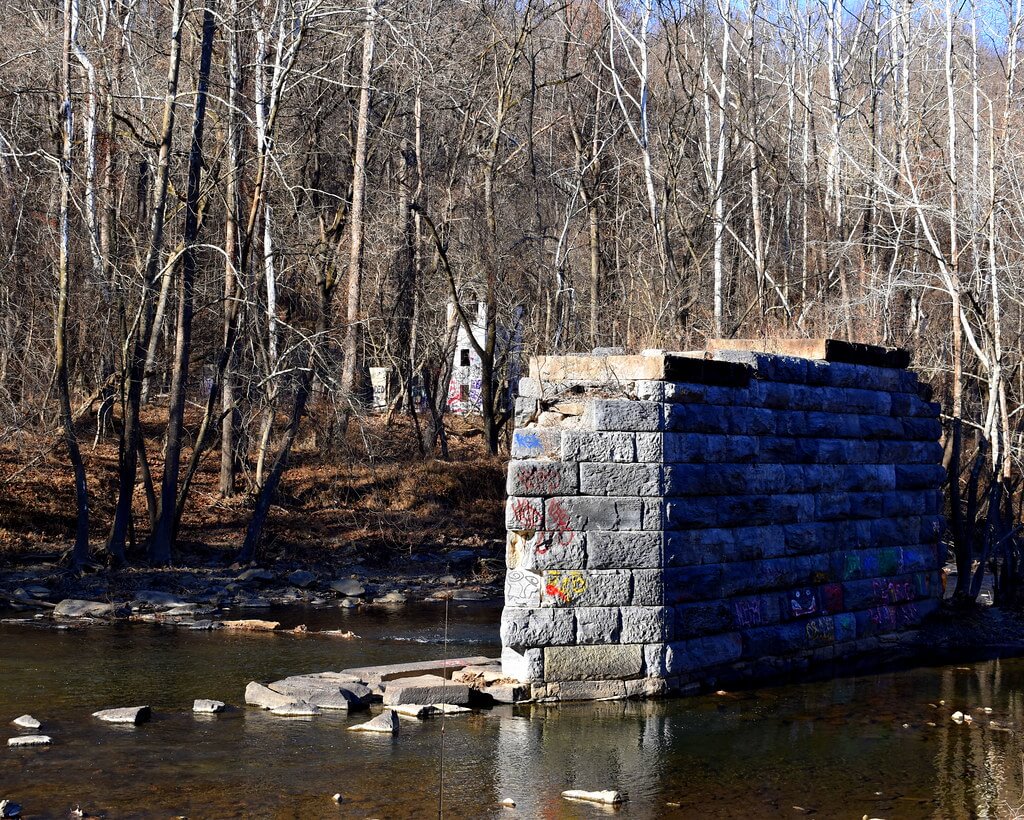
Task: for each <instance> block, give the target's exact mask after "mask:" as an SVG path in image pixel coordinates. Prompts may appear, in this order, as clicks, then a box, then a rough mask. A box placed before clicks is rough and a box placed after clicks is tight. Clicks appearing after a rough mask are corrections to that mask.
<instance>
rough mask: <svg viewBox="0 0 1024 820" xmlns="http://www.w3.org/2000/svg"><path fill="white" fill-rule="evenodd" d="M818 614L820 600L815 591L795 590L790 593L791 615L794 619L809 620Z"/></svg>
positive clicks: (807, 589) (806, 589)
mask: <svg viewBox="0 0 1024 820" xmlns="http://www.w3.org/2000/svg"><path fill="white" fill-rule="evenodd" d="M817 612H818V599H817V597H816V596H815V594H814V590H813V589H811V588H810V587H807V588H804V589H794V590H793V591H792V592H790V593H789V614H790V615H792V616H793V617H794V618H807V617H809V616H811V615H814V614H816V613H817Z"/></svg>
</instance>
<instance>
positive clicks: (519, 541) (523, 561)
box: [505, 532, 587, 572]
mask: <svg viewBox="0 0 1024 820" xmlns="http://www.w3.org/2000/svg"><path fill="white" fill-rule="evenodd" d="M586 544H587V534H586V533H582V532H535V533H532V534H530V533H526V534H521V533H518V532H510V533H509V534H508V537H507V539H506V551H505V558H506V561H505V564H506V566H507V567H508V568H509V569H524V570H530V571H532V572H542V571H543V570H546V569H584V568H585V567H586V566H587V547H586Z"/></svg>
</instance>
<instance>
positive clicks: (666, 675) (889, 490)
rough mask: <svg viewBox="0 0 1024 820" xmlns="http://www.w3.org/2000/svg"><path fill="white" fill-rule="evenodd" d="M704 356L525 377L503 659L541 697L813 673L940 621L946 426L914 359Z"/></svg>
mask: <svg viewBox="0 0 1024 820" xmlns="http://www.w3.org/2000/svg"><path fill="white" fill-rule="evenodd" d="M709 351H710V352H709V353H708V354H706V355H705V354H698V355H682V354H664V353H658V354H657V355H641V356H628V355H603V356H595V357H590V356H563V357H546V358H541V359H538V360H535V361H534V362H533V363H532V364H531V371H530V378H529V379H524V380H523V382H522V384H521V395H522V396H523V397H524V400H523V401H522V402H520V403H521V404H522V407H520V403H517V406H516V413H517V422H521V423H522V424H521V426H520V427H519V428H518V429H517V430H516V431H515V433H514V435H513V444H512V456H513V460H512V463H511V465H510V467H509V475H508V491H509V500H508V504H507V507H506V519H507V520H506V523H507V525H508V529H509V537H508V547H507V551H506V555H507V565H508V573H507V576H506V610H505V613H504V616H503V618H502V642H503V645H504V647H505V648H504V650H503V653H502V662H503V666H504V670H505V673H506V674H508V675H510V676H511V677H515V678H518V679H519V680H523V681H529V682H531V683H532V684H533V693H534V696H535V697H545V698H555V699H574V698H601V697H626V696H644V695H657V694H662V693H664V692H666V691H670V690H671V689H673V688H684V687H688V686H691V685H694V684H700V683H701V682H710V681H712V680H716V681H723V680H728V679H729V677H730V676H736V677H741V676H749V675H750V674H752V673H753V674H758V670H765V669H771V670H774V671H780V670H784V669H786V668H804V666H806V664H807V663H809V662H810V661H814V660H819V659H826V658H832V657H839V656H842V655H844V654H848V653H852V652H855V651H862V650H863V649H864V648H867V647H869V646H871V645H873V643H872V642H874V644H877V642H878V637H877V636H879V635H885V634H888V633H893V632H900V631H904V630H908V629H912V628H914V627H915V626H916V625H917V624H918V623H919V622H920V620H921V618H923V617H924V616H925V615H926V614H927V613H928V612H929V611H931V610H932V609H934V607H935V606H936V604H937V599H938V598H939V597H940V596H941V587H942V583H941V577H940V575H939V570H940V569H941V565H942V555H941V549H940V548H939V533H940V531H941V518H940V511H941V492H940V487H941V484H942V481H943V479H944V477H945V473H944V471H943V469H942V466H941V458H942V450H941V447H940V446H939V445H938V443H937V439H938V437H939V435H940V433H941V429H940V425H939V422H938V419H937V416H938V407H937V405H934V404H931V403H930V402H928V401H927V400H926V399H925V398H922V397H921V396H920V395H919V393H918V385H917V379H916V376H915V375H914V374H913V373H911V372H909V371H907V370H905V369H903V368H905V367H906V364H907V358H906V355H905V354H904V352H902V351H895V350H891V349H883V348H874V347H870V346H866V345H856V344H849V343H845V342H836V341H834V340H827V339H825V340H822V339H818V340H813V339H812V340H796V341H792V342H790V341H769V342H759V343H752V342H735V341H732V342H721V343H720V344H719V343H715V344H712V345H710V346H709ZM709 356H710V357H711V358H708V357H709ZM570 393H571V397H572V398H571V401H568V400H567V399H566V398H565V397H566V396H567V395H569V394H570ZM541 422H543V423H541ZM766 659H768V661H769V662H766Z"/></svg>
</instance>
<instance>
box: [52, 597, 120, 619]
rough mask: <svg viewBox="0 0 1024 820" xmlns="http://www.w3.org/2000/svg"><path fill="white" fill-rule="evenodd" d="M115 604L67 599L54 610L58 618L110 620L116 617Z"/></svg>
mask: <svg viewBox="0 0 1024 820" xmlns="http://www.w3.org/2000/svg"><path fill="white" fill-rule="evenodd" d="M114 612H115V607H114V605H113V604H106V603H103V602H102V601H77V600H75V599H73V598H65V599H64V600H63V601H61V602H60V603H59V604H57V606H56V607H55V608H54V610H53V614H54V617H56V618H109V617H110V616H112V615H114Z"/></svg>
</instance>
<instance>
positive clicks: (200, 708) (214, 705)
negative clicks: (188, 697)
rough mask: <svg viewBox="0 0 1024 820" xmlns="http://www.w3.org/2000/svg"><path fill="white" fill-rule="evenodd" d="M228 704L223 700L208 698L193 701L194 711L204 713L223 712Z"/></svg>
mask: <svg viewBox="0 0 1024 820" xmlns="http://www.w3.org/2000/svg"><path fill="white" fill-rule="evenodd" d="M226 708H227V706H226V705H225V703H224V701H222V700H206V699H205V698H196V700H194V701H193V702H192V711H193V712H201V713H203V714H209V715H213V714H217V713H218V712H223V711H224V710H225V709H226Z"/></svg>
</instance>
